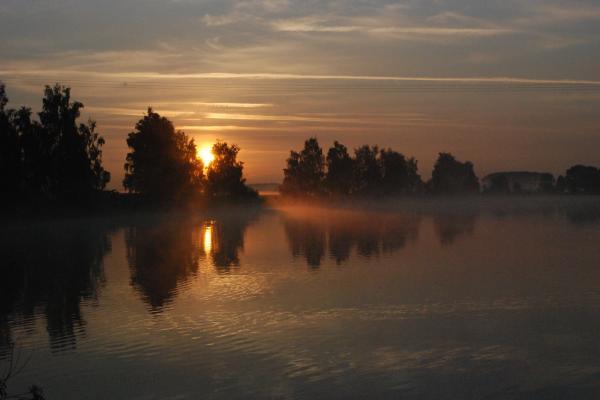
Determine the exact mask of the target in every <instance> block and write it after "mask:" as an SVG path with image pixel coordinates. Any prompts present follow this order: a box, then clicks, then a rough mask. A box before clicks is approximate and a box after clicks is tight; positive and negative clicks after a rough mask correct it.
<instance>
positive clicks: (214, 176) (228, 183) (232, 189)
mask: <svg viewBox="0 0 600 400" xmlns="http://www.w3.org/2000/svg"><path fill="white" fill-rule="evenodd" d="M239 151H240V148H239V146H238V145H235V144H233V145H231V146H230V145H228V144H227V143H226V142H217V143H215V144H214V145H213V147H212V153H213V155H214V156H215V159H214V160H213V161H212V162H211V163H210V165H209V167H208V171H207V182H206V189H207V193H208V195H210V196H212V197H226V198H240V197H247V196H252V197H254V196H256V192H255V191H254V190H252V189H251V188H249V187H248V186H246V184H245V182H246V179H244V177H243V171H244V163H243V162H241V161H238V160H237V155H238V153H239Z"/></svg>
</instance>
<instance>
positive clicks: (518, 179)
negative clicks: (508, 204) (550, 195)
mask: <svg viewBox="0 0 600 400" xmlns="http://www.w3.org/2000/svg"><path fill="white" fill-rule="evenodd" d="M553 187H554V176H552V174H549V173H541V172H523V171H516V172H496V173H493V174H489V175H487V176H486V177H485V178H483V179H482V180H481V188H482V191H483V192H484V193H547V192H550V191H552V189H553Z"/></svg>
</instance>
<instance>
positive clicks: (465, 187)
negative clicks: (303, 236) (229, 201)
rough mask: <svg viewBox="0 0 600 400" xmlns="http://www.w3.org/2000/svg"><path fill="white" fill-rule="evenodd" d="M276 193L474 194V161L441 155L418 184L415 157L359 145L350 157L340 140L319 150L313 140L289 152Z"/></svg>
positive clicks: (295, 194)
mask: <svg viewBox="0 0 600 400" xmlns="http://www.w3.org/2000/svg"><path fill="white" fill-rule="evenodd" d="M283 172H284V179H283V184H282V185H281V187H280V191H281V193H282V194H284V195H291V196H312V197H318V196H323V195H330V196H336V197H337V196H349V195H358V196H365V195H366V196H386V195H401V194H416V193H423V192H426V191H427V192H431V193H437V194H458V193H463V194H464V193H478V192H479V181H478V179H477V176H476V175H475V172H474V169H473V163H471V162H469V161H467V162H461V161H459V160H457V159H456V158H455V157H454V156H453V155H452V154H450V153H440V155H439V157H438V160H437V162H436V164H435V167H434V169H433V174H432V178H431V180H429V181H428V182H423V180H422V179H421V176H420V175H419V172H418V165H417V160H415V158H414V157H410V158H407V157H406V156H404V155H403V154H402V153H399V152H397V151H395V150H392V149H390V148H387V149H386V148H382V149H380V148H379V147H378V146H369V145H363V146H360V147H358V148H357V149H355V150H354V154H353V155H351V154H350V153H349V152H348V148H347V147H346V146H344V145H343V144H341V143H339V142H337V141H336V142H334V144H333V146H332V147H331V148H329V150H328V151H327V155H325V154H324V153H323V150H322V149H321V147H320V145H319V142H318V141H317V139H316V138H314V137H313V138H310V139H308V140H306V141H305V142H304V148H303V149H302V150H300V151H293V150H292V151H291V152H290V157H289V158H288V159H287V161H286V168H285V169H284V170H283Z"/></svg>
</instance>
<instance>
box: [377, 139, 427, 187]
mask: <svg viewBox="0 0 600 400" xmlns="http://www.w3.org/2000/svg"><path fill="white" fill-rule="evenodd" d="M379 163H380V167H381V175H382V181H381V184H382V190H383V193H385V194H399V193H414V192H415V191H417V190H418V188H419V186H420V184H421V177H420V176H419V174H418V172H417V171H418V168H417V161H416V160H415V159H414V158H409V159H406V158H405V157H404V155H403V154H401V153H398V152H397V151H394V150H392V149H387V150H386V149H383V150H381V152H380V153H379Z"/></svg>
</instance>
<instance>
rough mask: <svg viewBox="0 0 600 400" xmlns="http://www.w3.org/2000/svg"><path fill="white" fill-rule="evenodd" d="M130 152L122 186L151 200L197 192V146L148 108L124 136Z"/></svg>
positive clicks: (199, 181) (201, 169)
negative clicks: (131, 129)
mask: <svg viewBox="0 0 600 400" xmlns="http://www.w3.org/2000/svg"><path fill="white" fill-rule="evenodd" d="M127 145H128V146H129V148H130V149H131V152H129V153H128V154H127V158H126V162H125V179H124V180H123V186H125V188H126V189H127V190H128V191H129V192H133V193H139V194H141V195H143V196H145V197H147V198H148V199H150V200H153V201H166V200H176V199H182V198H185V197H189V196H191V195H193V194H196V193H199V192H200V191H201V189H202V182H203V177H204V166H203V164H202V161H200V160H199V159H198V158H197V157H196V145H195V144H194V140H193V139H189V138H188V137H187V135H186V134H185V133H184V132H182V131H176V130H175V128H174V127H173V124H172V123H171V121H169V120H168V119H167V118H165V117H161V116H160V115H159V114H157V113H155V112H154V111H152V108H148V114H147V115H146V116H144V117H143V118H142V119H140V120H139V121H138V123H137V124H136V126H135V131H133V132H131V133H130V134H129V136H128V137H127Z"/></svg>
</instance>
